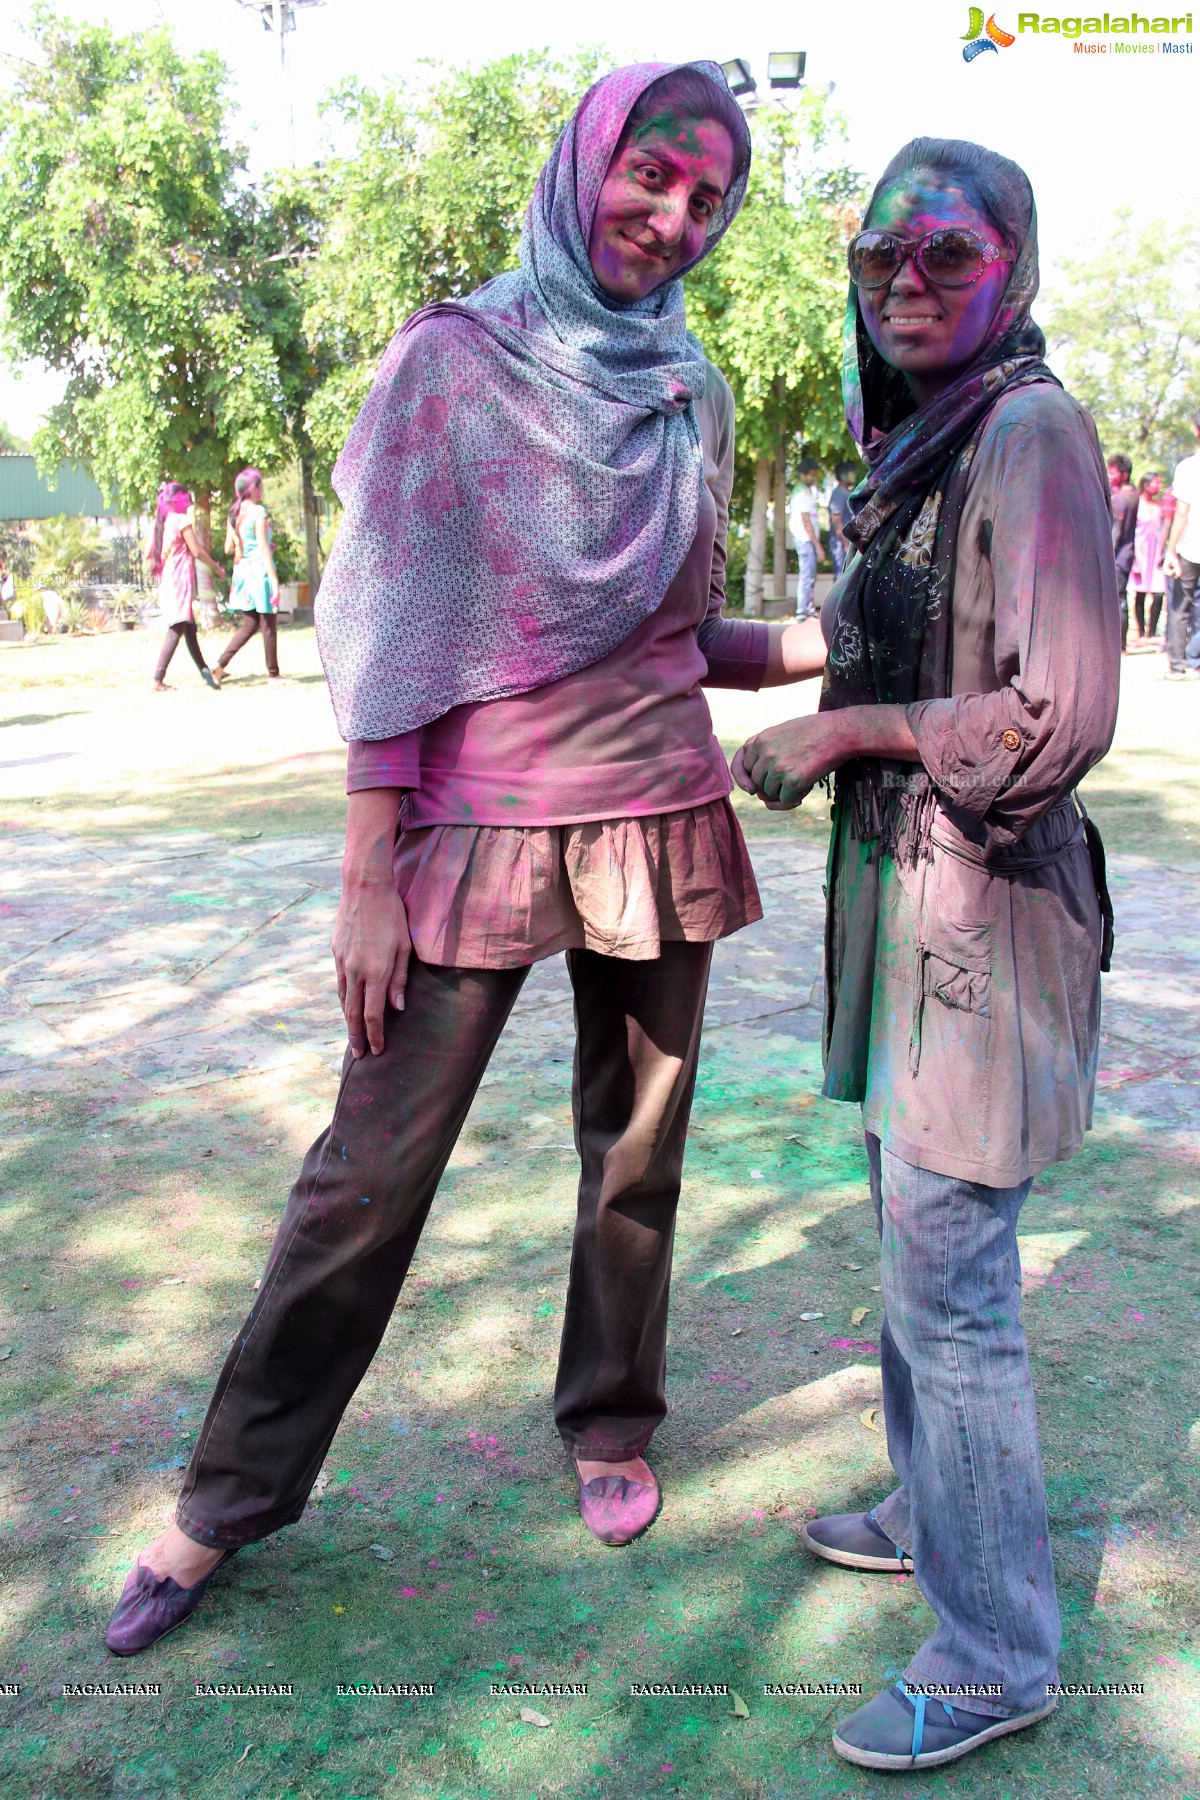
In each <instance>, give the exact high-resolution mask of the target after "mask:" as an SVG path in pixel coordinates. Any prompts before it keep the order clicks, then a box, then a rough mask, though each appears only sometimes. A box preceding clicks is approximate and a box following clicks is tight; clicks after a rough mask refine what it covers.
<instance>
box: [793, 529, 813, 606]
mask: <svg viewBox="0 0 1200 1800" xmlns="http://www.w3.org/2000/svg"><path fill="white" fill-rule="evenodd" d="M796 554H797V556H798V557H799V559H800V573H799V575H798V576H797V579H796V617H797V618H798V619H804V618H807V617H808V615H809V613H810V612H812V610H813V590H814V588H815V587H816V582H817V546H816V545H815V544H814V543H813V542H812V540H811V539H810V538H805V540H804V542H803V543H802V544H797V546H796Z"/></svg>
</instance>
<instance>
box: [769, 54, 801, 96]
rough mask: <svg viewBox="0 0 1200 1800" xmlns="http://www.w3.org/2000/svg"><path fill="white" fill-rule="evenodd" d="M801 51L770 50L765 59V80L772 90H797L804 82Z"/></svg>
mask: <svg viewBox="0 0 1200 1800" xmlns="http://www.w3.org/2000/svg"><path fill="white" fill-rule="evenodd" d="M806 60H807V59H806V56H805V52H804V51H803V50H772V51H771V54H770V55H769V56H768V57H767V80H768V81H769V82H770V84H771V86H772V87H773V88H798V87H799V86H800V83H801V82H802V81H803V80H804V64H805V61H806Z"/></svg>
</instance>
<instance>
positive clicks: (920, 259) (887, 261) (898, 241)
mask: <svg viewBox="0 0 1200 1800" xmlns="http://www.w3.org/2000/svg"><path fill="white" fill-rule="evenodd" d="M910 257H911V258H912V260H913V262H914V263H915V264H916V266H917V268H918V269H919V270H920V271H921V273H922V275H924V277H925V279H926V280H927V281H932V283H933V285H934V286H935V287H948V288H955V287H970V286H971V284H972V282H975V281H978V280H979V277H980V276H981V275H982V274H983V271H984V270H985V269H986V268H987V267H988V265H989V263H994V262H1011V261H1012V257H1011V256H1006V255H1005V254H1004V252H1003V250H997V248H996V246H995V245H994V244H987V243H985V242H984V240H983V239H982V238H981V237H977V236H976V235H975V233H974V232H973V231H968V230H966V228H965V227H962V226H958V225H942V226H939V228H938V229H937V230H936V231H927V232H926V233H925V236H924V237H923V238H901V237H896V236H895V234H894V233H893V232H890V231H860V232H859V234H858V236H857V237H854V238H851V240H850V242H849V244H848V246H847V249H846V261H847V263H848V264H849V267H850V279H851V281H852V282H853V283H854V285H855V287H860V288H881V287H886V286H887V284H888V282H889V281H894V280H895V278H896V276H897V275H898V274H899V273H900V271H901V269H902V268H903V267H904V265H905V263H906V262H907V261H908V260H909V258H910Z"/></svg>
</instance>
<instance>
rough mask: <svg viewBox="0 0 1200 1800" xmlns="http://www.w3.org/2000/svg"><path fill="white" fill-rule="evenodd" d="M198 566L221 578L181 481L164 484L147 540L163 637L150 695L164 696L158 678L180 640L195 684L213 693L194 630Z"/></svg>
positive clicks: (164, 686) (163, 683)
mask: <svg viewBox="0 0 1200 1800" xmlns="http://www.w3.org/2000/svg"><path fill="white" fill-rule="evenodd" d="M198 562H202V563H204V564H206V565H207V567H208V568H210V569H211V570H212V572H213V574H214V575H220V576H224V574H225V571H224V569H223V568H222V567H221V565H220V563H219V562H214V561H213V559H212V557H211V556H210V555H209V553H208V551H207V550H206V549H205V548H204V545H203V544H202V543H201V542H200V541H199V539H198V538H197V536H196V519H195V513H194V511H193V506H192V496H191V494H190V493H189V492H188V490H187V488H185V487H184V485H183V483H182V482H181V481H165V482H164V483H163V485H162V487H160V488H159V490H158V499H157V501H156V502H155V506H154V531H153V534H152V536H151V539H150V575H151V579H152V580H154V581H156V582H157V583H158V605H159V612H160V614H161V616H162V618H163V619H164V620H165V622H166V627H167V635H166V637H165V638H164V639H163V647H162V649H161V650H160V651H159V654H158V667H157V668H156V669H155V671H154V692H155V693H156V694H163V693H165V692H166V691H167V684H166V681H165V680H164V679H163V678H164V676H165V675H166V672H167V668H168V666H169V664H170V661H171V658H172V657H173V656H174V654H175V652H176V650H178V648H179V640H180V638H182V639H183V641H184V643H185V644H186V645H187V647H188V655H189V656H190V657H191V659H192V661H193V662H194V663H195V665H196V667H197V668H198V669H199V671H200V677H201V680H203V681H205V682H207V684H208V686H209V687H210V688H213V689H216V687H217V685H218V684H217V682H216V681H215V679H214V678H213V672H212V670H211V669H210V668H209V666H208V664H207V663H206V662H205V660H204V652H203V650H201V648H200V638H199V635H198V633H197V631H196V614H195V606H196V564H197V563H198Z"/></svg>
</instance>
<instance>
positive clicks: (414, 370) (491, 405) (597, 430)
mask: <svg viewBox="0 0 1200 1800" xmlns="http://www.w3.org/2000/svg"><path fill="white" fill-rule="evenodd" d="M678 68H689V69H694V70H697V71H699V72H700V73H702V74H703V75H704V76H705V77H706V78H707V79H708V80H710V81H711V82H712V83H713V84H714V87H717V88H720V89H722V90H724V93H725V95H726V97H728V88H727V87H726V84H725V79H724V76H723V75H722V73H721V70H720V68H719V66H718V65H717V64H716V63H709V62H699V63H690V64H673V63H639V64H635V65H634V66H632V67H630V68H624V69H616V70H614V71H613V73H612V74H610V75H606V76H605V77H604V78H603V79H602V80H600V81H598V82H596V84H595V85H594V86H593V87H592V88H590V89H589V90H588V92H587V93H586V94H585V95H584V97H583V99H582V100H581V101H580V103H579V106H578V107H577V108H576V110H575V114H574V116H573V117H572V119H571V120H570V121H569V123H568V124H567V125H566V126H564V128H563V130H562V132H561V133H560V135H559V138H558V142H557V143H556V145H555V147H554V150H553V151H552V153H551V155H550V157H549V159H548V160H547V162H546V165H545V167H544V168H543V170H542V172H541V174H540V176H539V177H538V182H537V187H536V188H535V190H534V195H533V199H532V201H531V202H530V206H529V210H528V212H527V214H526V217H525V226H524V230H523V232H522V234H521V253H520V267H519V268H518V269H516V270H514V271H512V273H510V274H507V275H501V276H498V277H497V278H496V280H494V281H489V282H487V283H486V284H485V285H484V286H483V287H482V288H479V289H478V290H477V291H476V292H475V293H473V294H470V295H468V297H467V298H466V299H465V300H464V301H461V302H454V301H446V302H442V303H439V304H437V305H434V306H427V307H424V308H423V309H422V310H421V311H420V312H417V313H414V315H413V316H412V318H411V319H409V320H408V321H407V322H406V323H405V324H404V325H403V326H402V327H401V329H400V331H399V332H398V333H397V335H396V336H395V337H394V338H393V340H392V342H391V344H390V345H389V346H388V349H387V351H386V353H385V355H384V358H383V361H382V363H381V365H380V368H379V373H378V374H377V375H376V377H375V382H374V385H373V387H372V389H371V392H370V394H369V395H368V397H367V400H366V403H365V405H364V406H363V409H362V411H361V412H360V413H359V415H358V418H357V419H356V420H355V423H354V426H353V429H352V430H351V432H350V436H349V437H348V439H347V440H346V445H345V448H344V449H343V451H342V454H341V456H340V457H339V458H338V461H337V465H336V467H335V469H334V474H333V480H334V487H335V489H336V491H337V493H338V496H339V498H340V499H341V500H342V503H343V505H344V506H345V509H346V511H345V517H344V519H343V521H342V524H341V527H340V529H339V531H338V535H337V539H336V542H335V544H334V547H333V552H332V554H331V556H330V559H329V564H328V567H327V568H326V571H325V575H324V578H323V580H322V583H321V592H320V596H319V599H318V602H317V609H316V623H317V638H318V643H319V645H320V650H321V658H322V661H323V663H324V666H325V673H326V675H327V677H328V680H329V688H330V693H331V695H332V697H333V706H334V711H335V713H336V715H337V722H338V728H339V730H340V731H341V734H342V736H343V737H344V738H347V739H351V738H375V739H377V738H385V737H392V736H395V735H398V734H399V733H401V732H405V731H409V730H412V729H413V728H414V727H416V726H419V725H423V724H425V723H427V722H428V721H429V720H431V719H436V718H439V717H441V715H442V714H443V713H446V712H448V711H449V710H450V709H451V707H454V706H459V705H462V704H463V703H464V702H468V701H478V700H491V699H496V698H498V697H499V696H501V695H508V694H520V693H526V692H528V691H529V690H530V689H532V688H537V687H543V686H545V684H546V683H547V682H551V681H556V680H558V679H559V678H560V677H561V676H563V675H569V674H571V673H573V672H574V671H575V670H576V669H581V668H585V667H586V666H587V665H588V664H589V663H593V662H598V661H599V660H600V659H601V658H603V657H605V656H608V655H609V654H610V653H611V652H612V651H613V650H615V649H616V647H617V645H618V644H620V643H621V642H622V641H623V640H624V639H625V638H626V637H628V635H629V634H630V632H631V631H633V630H634V629H635V628H636V627H637V626H638V625H639V624H641V622H642V621H643V620H644V619H647V618H649V616H650V615H651V613H653V612H654V611H655V610H656V608H657V607H658V606H659V605H660V603H661V601H662V598H663V596H664V594H665V593H666V591H667V588H668V587H669V586H670V584H671V582H672V581H673V580H674V578H675V576H676V574H677V573H678V571H679V569H680V567H681V566H682V564H683V561H684V558H685V557H686V555H687V552H688V549H689V547H690V545H691V542H692V539H693V537H694V536H695V532H696V523H697V517H698V511H699V502H700V486H701V482H702V480H703V454H702V451H701V447H700V434H699V427H698V425H697V421H696V411H695V401H696V400H697V399H699V397H700V396H701V395H702V394H703V392H704V385H705V375H706V365H705V359H704V353H703V351H702V350H701V348H700V346H699V344H698V343H697V342H696V339H695V338H694V337H692V336H691V334H690V333H689V331H688V329H687V324H686V320H685V317H684V303H683V289H682V287H681V285H680V281H679V279H678V277H676V278H674V279H672V280H670V281H668V282H666V283H664V284H663V285H662V286H661V287H659V288H657V289H655V291H654V292H653V293H652V294H649V295H647V296H646V297H645V298H644V299H642V300H637V301H633V302H630V303H622V302H619V301H615V300H613V299H611V298H610V297H609V296H608V295H606V294H605V293H604V291H603V290H602V289H601V287H600V286H599V284H598V283H597V281H596V278H595V276H594V275H593V273H592V268H591V264H590V262H589V259H588V238H589V234H590V231H591V225H592V219H593V216H594V213H595V209H596V202H597V199H598V197H599V193H600V188H601V185H602V183H603V181H604V177H605V174H606V173H607V170H608V166H609V164H610V162H611V161H612V157H613V154H614V152H615V150H616V148H617V145H618V143H619V141H620V137H621V133H622V130H623V128H624V125H625V121H626V119H627V118H628V116H629V114H630V112H631V111H632V109H633V107H634V106H635V104H636V103H637V101H638V99H639V98H640V96H641V95H642V94H643V93H644V92H645V90H646V89H647V88H648V87H650V86H651V84H652V83H654V82H656V81H658V80H660V79H661V78H662V77H663V76H664V75H669V74H671V73H673V72H674V71H675V70H676V69H678ZM743 129H745V127H744V126H743ZM734 149H735V152H737V165H738V168H739V173H738V175H737V176H736V177H735V179H734V181H733V183H732V185H731V187H730V191H729V192H728V194H726V196H725V199H724V202H723V204H722V205H721V207H720V208H718V210H717V212H716V213H715V214H714V217H713V219H712V221H711V222H710V225H709V231H708V236H707V239H706V241H705V245H704V249H703V251H702V252H701V257H702V256H706V255H707V254H708V252H709V250H711V249H712V248H713V246H714V245H715V244H716V243H717V242H718V240H719V239H720V238H721V236H722V235H723V234H724V232H725V231H726V230H727V228H728V226H729V225H730V223H731V222H732V220H733V218H734V217H735V216H736V214H737V211H738V208H739V207H740V205H741V203H742V199H743V196H744V194H745V189H746V172H747V169H748V166H749V137H748V133H747V136H746V139H745V141H744V142H743V143H742V144H735V146H734ZM701 257H696V258H695V259H694V261H693V262H692V263H690V264H688V265H687V267H688V268H691V267H694V266H695V263H696V262H699V261H700V260H701ZM679 273H680V275H682V274H684V273H686V269H681V270H680V271H679Z"/></svg>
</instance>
